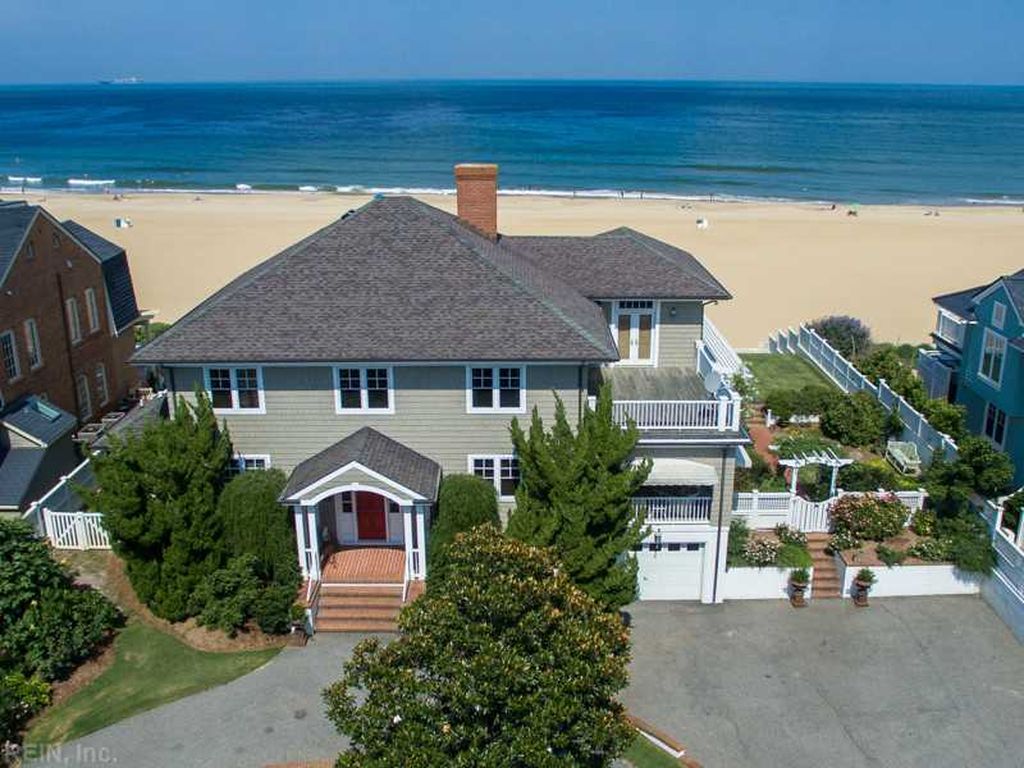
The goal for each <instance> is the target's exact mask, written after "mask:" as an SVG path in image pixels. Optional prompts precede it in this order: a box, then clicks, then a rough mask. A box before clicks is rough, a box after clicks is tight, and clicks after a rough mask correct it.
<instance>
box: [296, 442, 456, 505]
mask: <svg viewBox="0 0 1024 768" xmlns="http://www.w3.org/2000/svg"><path fill="white" fill-rule="evenodd" d="M353 461H355V462H358V463H359V464H362V465H363V466H364V467H366V468H367V469H371V470H373V471H374V472H377V473H379V474H381V475H383V476H384V477H386V478H388V479H389V480H393V481H394V482H396V483H398V484H400V485H402V486H405V487H406V488H408V489H409V490H411V491H414V492H415V493H418V494H419V495H421V496H423V497H424V498H426V499H429V500H431V501H432V500H434V499H436V498H437V485H438V481H439V478H440V476H441V467H440V465H439V464H437V462H435V461H432V460H431V459H428V458H427V457H426V456H423V455H422V454H419V453H416V451H414V450H412V449H411V448H407V447H406V446H404V445H402V444H401V443H399V442H397V441H395V440H392V439H391V438H390V437H386V436H384V435H382V434H381V433H380V432H378V431H377V430H375V429H372V428H371V427H363V428H362V429H360V430H358V431H357V432H353V433H352V434H351V435H349V436H348V437H346V438H345V439H344V440H339V441H338V442H337V443H335V444H334V445H332V446H331V447H330V448H327V449H325V450H323V451H321V452H320V453H318V454H316V455H315V456H312V457H311V458H308V459H306V460H305V461H304V462H302V463H301V464H299V465H298V466H297V467H296V468H295V469H294V470H293V471H292V474H291V477H289V478H288V483H287V485H285V488H284V490H283V491H282V492H281V499H282V501H283V500H285V499H287V498H288V497H290V496H292V495H293V494H295V493H297V492H299V491H301V490H302V489H303V488H307V487H309V486H311V485H313V484H314V483H317V482H319V481H320V480H322V479H323V478H324V477H326V476H327V475H329V474H331V473H332V472H334V471H336V470H338V469H341V468H342V467H344V466H345V465H346V464H350V463H351V462H353Z"/></svg>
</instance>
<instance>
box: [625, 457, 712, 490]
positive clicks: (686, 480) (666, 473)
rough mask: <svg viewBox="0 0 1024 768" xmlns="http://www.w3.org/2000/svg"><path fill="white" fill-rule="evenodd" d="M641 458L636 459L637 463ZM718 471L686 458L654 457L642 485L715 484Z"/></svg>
mask: <svg viewBox="0 0 1024 768" xmlns="http://www.w3.org/2000/svg"><path fill="white" fill-rule="evenodd" d="M640 461H642V459H636V460H635V462H634V463H639V462H640ZM717 483H718V473H717V472H715V469H714V467H710V466H708V465H707V464H701V463H700V462H699V461H689V460H688V459H675V458H656V459H654V466H653V467H652V468H651V474H650V475H649V476H648V478H647V482H646V483H644V485H715V484H717Z"/></svg>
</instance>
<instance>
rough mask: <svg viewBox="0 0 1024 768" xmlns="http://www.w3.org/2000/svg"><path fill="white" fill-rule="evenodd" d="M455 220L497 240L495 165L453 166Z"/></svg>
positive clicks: (461, 164)
mask: <svg viewBox="0 0 1024 768" xmlns="http://www.w3.org/2000/svg"><path fill="white" fill-rule="evenodd" d="M455 195H456V197H457V199H458V204H459V218H460V219H462V221H463V222H465V223H466V224H469V225H470V226H471V227H473V228H474V229H476V230H477V231H478V232H480V233H481V234H482V235H485V236H486V237H489V238H491V239H492V240H494V239H497V237H498V166H497V165H493V164H491V163H459V164H458V165H456V166H455Z"/></svg>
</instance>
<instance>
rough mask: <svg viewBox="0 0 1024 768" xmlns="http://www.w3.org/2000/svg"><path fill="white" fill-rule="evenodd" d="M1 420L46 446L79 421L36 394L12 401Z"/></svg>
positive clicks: (7, 425) (9, 426)
mask: <svg viewBox="0 0 1024 768" xmlns="http://www.w3.org/2000/svg"><path fill="white" fill-rule="evenodd" d="M0 421H2V422H3V425H4V426H5V427H8V428H9V429H14V430H17V431H18V432H21V433H22V434H24V435H28V436H29V437H30V438H32V439H33V440H35V441H36V442H38V443H40V444H42V445H44V446H46V445H51V444H52V443H55V442H56V441H57V440H59V439H60V438H62V437H64V435H66V434H67V433H68V432H70V431H72V430H73V429H74V428H75V425H76V424H77V423H78V422H77V420H76V419H75V417H74V416H72V415H71V414H70V413H68V412H67V411H64V410H61V409H60V408H58V407H57V406H55V405H52V404H51V403H47V402H44V401H42V400H40V399H39V398H38V397H34V396H29V397H26V398H25V399H23V400H18V401H16V402H14V403H12V404H11V405H10V406H9V407H8V408H7V409H6V410H5V411H4V413H3V415H2V416H0Z"/></svg>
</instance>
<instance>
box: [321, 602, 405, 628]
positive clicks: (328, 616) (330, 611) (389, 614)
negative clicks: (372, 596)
mask: <svg viewBox="0 0 1024 768" xmlns="http://www.w3.org/2000/svg"><path fill="white" fill-rule="evenodd" d="M398 610H399V608H397V607H396V608H392V607H384V608H374V607H370V608H367V607H361V606H358V605H357V606H344V607H339V608H334V607H331V608H324V607H323V606H321V607H320V610H319V611H318V612H317V615H316V617H317V624H318V625H319V622H321V621H331V620H333V619H339V620H346V621H349V620H352V621H364V620H365V621H390V622H394V621H395V620H396V619H397V618H398Z"/></svg>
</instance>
